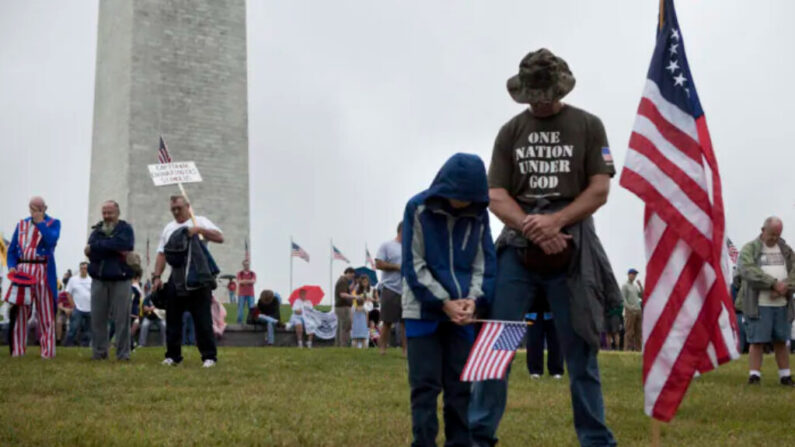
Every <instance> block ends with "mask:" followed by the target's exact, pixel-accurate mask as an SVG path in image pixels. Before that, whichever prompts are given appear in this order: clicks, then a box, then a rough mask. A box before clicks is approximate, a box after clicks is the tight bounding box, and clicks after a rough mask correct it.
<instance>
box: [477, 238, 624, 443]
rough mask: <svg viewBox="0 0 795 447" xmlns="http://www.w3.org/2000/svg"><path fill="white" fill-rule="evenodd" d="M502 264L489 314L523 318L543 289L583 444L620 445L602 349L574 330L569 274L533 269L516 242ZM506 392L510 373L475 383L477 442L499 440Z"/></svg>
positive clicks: (501, 257) (503, 255)
mask: <svg viewBox="0 0 795 447" xmlns="http://www.w3.org/2000/svg"><path fill="white" fill-rule="evenodd" d="M497 265H498V267H497V284H496V288H497V291H496V296H495V297H494V304H493V305H492V309H491V316H490V318H493V319H496V320H514V321H521V320H522V319H523V317H524V315H525V313H526V312H527V311H528V309H530V307H531V306H532V304H533V300H534V298H535V296H536V292H537V291H538V290H543V291H544V294H545V295H546V297H547V301H548V302H549V306H550V309H551V310H552V314H553V316H554V321H555V328H556V330H557V334H558V341H560V347H561V350H562V351H563V356H564V358H565V359H566V367H567V369H568V371H569V389H570V391H571V404H572V408H573V410H574V428H575V429H576V430H577V437H578V438H579V441H580V445H582V446H615V445H616V441H615V439H614V438H613V433H611V432H610V429H608V428H607V426H606V425H605V410H604V402H603V401H602V385H601V382H600V379H599V365H598V364H597V361H596V354H597V350H596V348H593V347H591V346H590V345H589V344H588V343H586V342H585V340H583V339H582V338H581V337H580V336H579V335H577V334H575V333H574V329H573V328H572V324H571V314H570V310H569V300H570V298H571V297H570V292H569V288H568V286H567V284H566V275H565V274H563V273H561V274H557V275H551V276H543V275H541V274H538V273H534V272H530V271H528V270H527V269H526V268H525V267H524V265H523V264H522V261H521V259H520V258H519V255H518V253H517V250H516V249H515V248H511V247H509V248H505V249H503V250H501V251H500V253H499V255H498V257H497ZM509 373H510V370H509ZM507 397H508V378H507V375H506V378H505V379H504V380H487V381H484V382H476V383H475V384H474V386H473V387H472V397H471V399H470V405H469V425H470V430H471V432H472V438H473V441H474V442H475V445H492V444H493V443H494V442H496V433H497V426H498V425H499V423H500V419H501V418H502V415H503V413H504V412H505V403H506V400H507Z"/></svg>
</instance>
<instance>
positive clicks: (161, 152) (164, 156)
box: [157, 135, 171, 163]
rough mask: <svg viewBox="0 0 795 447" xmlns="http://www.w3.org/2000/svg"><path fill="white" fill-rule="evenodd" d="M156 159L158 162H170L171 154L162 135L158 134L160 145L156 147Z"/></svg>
mask: <svg viewBox="0 0 795 447" xmlns="http://www.w3.org/2000/svg"><path fill="white" fill-rule="evenodd" d="M157 161H158V162H159V163H171V155H170V154H169V153H168V146H166V140H164V139H163V136H162V135H161V136H160V147H158V149H157Z"/></svg>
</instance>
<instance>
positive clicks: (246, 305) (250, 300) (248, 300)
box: [237, 295, 254, 324]
mask: <svg viewBox="0 0 795 447" xmlns="http://www.w3.org/2000/svg"><path fill="white" fill-rule="evenodd" d="M252 307H254V297H253V296H246V295H240V296H238V297H237V323H238V324H240V323H242V322H243V311H244V310H248V309H251V308H252Z"/></svg>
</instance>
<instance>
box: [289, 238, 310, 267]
mask: <svg viewBox="0 0 795 447" xmlns="http://www.w3.org/2000/svg"><path fill="white" fill-rule="evenodd" d="M291 244H292V247H293V249H292V255H293V257H294V258H301V259H303V260H304V261H306V262H309V253H307V252H306V250H304V249H303V248H301V247H299V246H298V244H296V243H295V242H291Z"/></svg>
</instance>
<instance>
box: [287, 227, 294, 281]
mask: <svg viewBox="0 0 795 447" xmlns="http://www.w3.org/2000/svg"><path fill="white" fill-rule="evenodd" d="M287 293H288V296H289V294H291V293H293V237H292V236H290V290H288V291H287Z"/></svg>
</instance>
